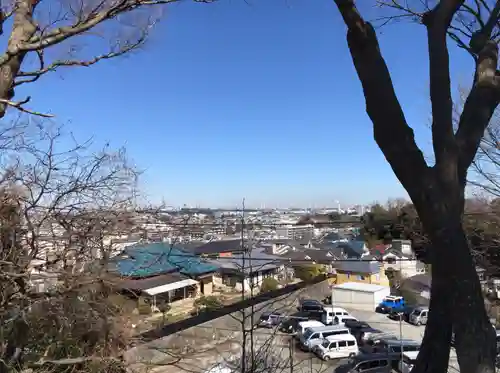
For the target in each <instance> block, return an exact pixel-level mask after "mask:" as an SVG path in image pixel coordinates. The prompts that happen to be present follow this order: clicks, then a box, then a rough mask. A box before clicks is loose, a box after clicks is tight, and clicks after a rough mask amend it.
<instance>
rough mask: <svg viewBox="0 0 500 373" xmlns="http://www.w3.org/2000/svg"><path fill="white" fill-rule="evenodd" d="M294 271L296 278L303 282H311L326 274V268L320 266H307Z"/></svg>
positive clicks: (296, 268) (295, 268) (298, 267)
mask: <svg viewBox="0 0 500 373" xmlns="http://www.w3.org/2000/svg"><path fill="white" fill-rule="evenodd" d="M293 269H294V272H295V277H296V278H300V279H301V280H302V281H310V280H312V279H314V278H316V277H318V276H320V275H322V274H323V273H325V268H324V267H323V266H322V265H319V264H307V265H303V266H297V267H294V268H293Z"/></svg>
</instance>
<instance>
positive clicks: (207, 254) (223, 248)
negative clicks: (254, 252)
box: [186, 239, 244, 259]
mask: <svg viewBox="0 0 500 373" xmlns="http://www.w3.org/2000/svg"><path fill="white" fill-rule="evenodd" d="M186 250H189V251H190V252H192V253H193V254H195V255H200V256H202V257H204V258H211V259H217V258H221V257H230V256H233V254H240V253H241V252H242V251H243V250H244V248H243V246H242V242H241V239H229V240H216V241H211V242H207V243H204V244H201V245H196V246H191V247H189V248H188V247H186Z"/></svg>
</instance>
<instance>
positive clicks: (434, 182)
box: [335, 0, 500, 372]
mask: <svg viewBox="0 0 500 373" xmlns="http://www.w3.org/2000/svg"><path fill="white" fill-rule="evenodd" d="M335 3H336V5H337V7H338V9H339V11H340V13H341V15H342V18H343V20H344V22H345V24H346V26H347V29H348V31H347V42H348V47H349V50H350V53H351V56H352V59H353V63H354V66H355V68H356V71H357V74H358V77H359V80H360V82H361V84H362V87H363V92H364V96H365V100H366V110H367V113H368V115H369V117H370V119H371V120H372V122H373V130H374V137H375V141H376V142H377V144H378V146H379V147H380V149H381V150H382V152H383V153H384V155H385V157H386V159H387V161H388V162H389V164H390V165H391V167H392V169H393V171H394V173H395V174H396V176H397V177H398V179H399V180H400V181H401V183H402V184H403V186H404V188H405V189H406V190H407V192H408V194H409V195H410V198H411V199H412V201H413V204H414V206H415V208H416V210H417V212H418V215H419V218H420V220H421V223H422V225H423V227H424V229H425V231H426V233H427V234H428V236H429V238H430V240H431V242H432V245H433V250H432V253H430V256H431V264H432V284H433V286H432V294H431V302H430V307H431V313H430V318H429V322H428V325H427V328H426V331H425V335H424V339H423V344H422V349H421V351H420V354H419V357H418V361H417V364H416V367H415V370H416V371H418V372H423V371H426V372H427V371H428V372H431V371H432V372H446V371H447V366H448V358H449V345H450V339H451V335H452V330H454V331H455V345H456V350H457V354H458V358H459V363H460V367H461V370H462V371H464V372H492V371H493V370H494V360H495V354H496V351H495V341H494V333H493V330H492V328H491V324H490V321H489V320H488V316H487V314H486V311H485V307H484V302H483V297H482V293H481V287H480V283H479V280H478V277H477V274H476V271H475V266H474V263H473V259H472V256H471V252H470V249H469V244H468V241H467V238H466V235H465V233H464V229H463V227H462V215H463V209H464V190H465V185H466V181H467V171H468V169H469V167H470V165H471V163H472V161H473V159H474V157H475V155H476V151H477V149H478V147H479V144H480V141H481V138H482V137H483V133H484V131H485V129H486V128H487V126H488V124H489V122H490V120H491V117H492V115H493V113H494V111H495V109H496V107H497V105H498V103H499V97H500V96H499V85H498V84H499V81H498V73H497V59H498V47H497V39H498V28H497V25H498V18H499V17H498V16H499V12H500V1H491V2H490V1H464V0H441V1H437V2H433V4H432V5H431V4H430V3H428V2H422V3H423V4H424V7H423V8H422V9H420V10H415V9H409V8H408V7H407V6H406V4H407V2H404V3H403V2H401V3H399V2H398V1H388V2H387V3H386V5H389V6H390V7H392V8H393V9H396V10H397V11H398V12H400V13H399V15H400V16H401V15H402V16H409V17H412V18H414V19H417V20H418V21H419V22H420V23H421V24H423V25H424V26H425V27H426V30H427V40H428V47H429V67H430V77H429V78H430V100H431V107H432V126H431V127H432V136H433V147H434V156H435V164H434V166H429V165H428V164H427V163H426V161H425V159H424V156H423V154H422V152H421V150H420V149H419V148H418V147H417V145H416V143H415V140H414V134H413V130H412V129H411V127H410V126H409V125H408V123H407V121H406V119H405V116H404V113H403V110H402V108H401V105H400V103H399V101H398V99H397V97H396V93H395V91H394V87H393V84H392V81H391V76H390V73H389V70H388V68H387V65H386V62H385V60H384V58H383V57H382V54H381V50H380V47H379V44H378V40H377V36H376V33H375V30H374V28H373V26H372V25H371V24H370V23H369V22H366V21H365V20H364V19H363V17H362V16H361V15H360V13H359V12H358V10H357V9H356V6H355V2H354V0H335ZM448 36H450V37H451V38H453V39H454V40H455V41H456V42H457V43H458V45H459V46H460V47H462V48H463V49H465V50H467V51H468V52H469V53H470V54H471V56H472V57H473V59H474V61H475V71H474V73H473V82H472V84H471V86H472V89H471V91H470V93H469V94H468V96H467V99H466V101H465V104H464V108H463V110H462V112H461V114H460V120H459V124H458V129H457V130H456V131H454V126H453V101H452V95H451V83H450V82H451V78H450V66H449V65H450V61H449V60H450V58H449V54H448V46H447V40H448ZM449 258H454V265H453V266H450V265H449V261H448V260H449ZM470 314H474V315H475V317H474V319H473V320H471V319H470V318H468V317H465V315H470Z"/></svg>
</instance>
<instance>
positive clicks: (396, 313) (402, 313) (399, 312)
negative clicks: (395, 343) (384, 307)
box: [387, 305, 417, 322]
mask: <svg viewBox="0 0 500 373" xmlns="http://www.w3.org/2000/svg"><path fill="white" fill-rule="evenodd" d="M416 308H417V307H416V306H408V305H407V306H404V308H403V309H399V308H393V309H391V311H390V312H389V314H388V315H387V317H388V318H390V319H391V320H397V321H399V320H400V319H401V320H402V321H407V322H409V321H410V315H411V313H412V312H413V311H414V310H415V309H416Z"/></svg>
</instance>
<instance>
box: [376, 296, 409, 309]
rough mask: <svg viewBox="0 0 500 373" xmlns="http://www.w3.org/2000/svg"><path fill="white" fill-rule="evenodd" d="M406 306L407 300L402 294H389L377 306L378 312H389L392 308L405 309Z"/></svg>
mask: <svg viewBox="0 0 500 373" xmlns="http://www.w3.org/2000/svg"><path fill="white" fill-rule="evenodd" d="M404 307H405V300H404V298H403V297H401V296H397V295H389V296H387V297H385V298H384V299H383V300H382V302H380V303H379V305H378V306H377V307H376V308H375V311H376V312H379V313H389V312H391V311H392V310H403V309H404Z"/></svg>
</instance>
